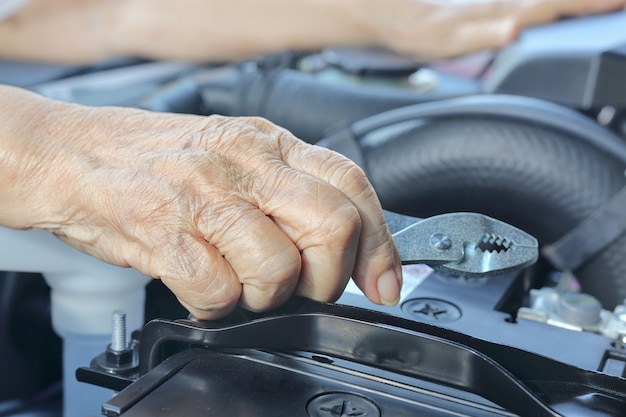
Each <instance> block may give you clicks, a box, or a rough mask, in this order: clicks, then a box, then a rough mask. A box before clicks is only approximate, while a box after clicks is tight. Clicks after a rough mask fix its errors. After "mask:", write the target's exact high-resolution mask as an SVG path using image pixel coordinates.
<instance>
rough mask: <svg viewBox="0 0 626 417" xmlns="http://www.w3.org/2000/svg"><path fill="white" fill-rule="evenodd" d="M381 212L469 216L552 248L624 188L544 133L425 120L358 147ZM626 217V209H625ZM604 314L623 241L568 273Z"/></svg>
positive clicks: (574, 143)
mask: <svg viewBox="0 0 626 417" xmlns="http://www.w3.org/2000/svg"><path fill="white" fill-rule="evenodd" d="M363 158H364V160H365V164H366V167H367V172H368V175H369V177H370V179H371V181H372V183H373V184H374V187H375V188H376V191H377V192H378V195H379V197H380V199H381V202H382V204H383V206H384V207H385V208H387V209H390V210H395V211H399V212H404V213H406V214H411V215H415V216H418V217H425V216H431V215H434V214H438V213H443V212H450V211H475V212H481V213H485V214H487V215H490V216H493V217H495V218H498V219H501V220H504V221H507V222H509V223H511V224H514V225H516V226H518V227H520V228H522V229H524V230H526V231H527V232H529V233H531V234H533V235H535V236H536V237H537V238H538V239H539V241H540V242H541V244H543V245H545V244H548V243H552V242H554V241H555V240H557V239H558V238H560V237H561V236H563V235H564V234H565V233H566V232H568V231H569V230H571V229H572V228H574V227H575V226H576V225H577V224H579V223H580V222H581V221H583V220H584V219H585V218H587V217H588V216H589V215H590V214H591V213H593V212H594V211H595V210H596V209H598V208H599V207H600V206H602V205H603V204H604V203H605V202H606V201H607V200H609V199H610V198H611V197H612V196H613V195H614V194H615V193H616V192H617V191H619V190H620V189H621V188H622V187H624V185H625V181H624V163H623V162H622V161H620V160H619V159H618V158H614V157H612V156H611V155H610V154H608V153H606V152H603V151H601V150H599V149H598V148H597V147H595V146H592V145H591V144H589V143H587V142H585V141H581V140H580V139H578V138H573V137H571V136H570V135H567V134H564V133H563V132H561V131H558V130H554V129H550V128H546V127H545V126H541V125H533V124H529V123H522V122H520V121H516V120H508V119H506V118H494V117H487V116H485V117H475V116H472V117H468V116H458V117H448V118H446V119H445V120H441V119H436V120H431V121H425V122H424V123H421V124H419V125H418V126H415V127H413V128H411V129H409V130H407V131H405V132H403V133H401V134H398V135H397V136H395V137H394V138H393V140H390V141H388V142H385V143H382V144H378V145H376V146H369V147H368V146H365V147H364V148H363ZM624 210H626V207H625V208H624ZM575 273H576V276H577V277H578V278H579V280H580V281H581V284H582V286H583V290H584V291H586V292H588V293H590V294H593V295H594V296H596V297H597V298H598V299H599V300H600V301H601V302H602V303H603V305H604V307H605V308H613V307H614V306H615V305H616V304H619V303H621V302H622V301H623V300H624V298H625V297H626V236H622V237H621V238H619V239H618V240H617V241H614V242H613V243H611V244H610V245H609V246H608V247H606V248H605V250H603V251H602V252H601V253H599V254H598V255H597V256H595V257H594V258H593V259H592V260H590V261H589V262H587V263H585V264H584V265H583V266H582V267H581V268H579V269H578V270H576V271H575Z"/></svg>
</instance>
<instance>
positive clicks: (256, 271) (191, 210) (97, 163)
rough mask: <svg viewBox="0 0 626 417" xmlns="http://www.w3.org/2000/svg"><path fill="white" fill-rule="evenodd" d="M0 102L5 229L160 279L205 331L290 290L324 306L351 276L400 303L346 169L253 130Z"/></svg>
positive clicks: (284, 136) (347, 164) (393, 256)
mask: <svg viewBox="0 0 626 417" xmlns="http://www.w3.org/2000/svg"><path fill="white" fill-rule="evenodd" d="M0 90H1V91H0V96H2V99H0V112H1V114H3V115H4V116H3V118H4V119H7V120H3V123H2V124H0V126H1V127H0V143H1V144H2V146H0V149H2V150H3V151H2V152H1V153H0V167H2V168H1V169H2V170H3V172H2V175H0V178H2V179H1V180H0V223H2V224H4V225H6V226H9V227H15V228H21V229H27V228H35V229H45V230H50V231H52V232H54V233H55V234H56V235H57V236H58V237H60V238H61V239H62V240H64V241H65V242H67V243H69V244H71V245H73V246H75V247H76V248H78V249H80V250H82V251H84V252H86V253H89V254H91V255H94V256H96V257H98V258H100V259H101V260H104V261H106V262H109V263H112V264H116V265H120V266H130V267H133V268H136V269H137V270H139V271H141V272H142V273H144V274H146V275H149V276H152V277H155V278H160V279H162V280H163V282H164V283H165V284H166V285H167V286H168V287H169V288H170V289H171V290H172V291H173V292H174V294H176V296H177V297H178V298H179V300H180V301H181V302H182V303H183V305H185V307H187V308H188V309H189V311H190V312H191V313H192V314H194V315H195V316H196V317H198V318H203V319H211V318H217V317H220V316H223V315H224V314H226V313H228V312H229V311H230V310H231V309H232V308H233V307H234V306H235V305H237V303H239V304H240V305H242V306H243V307H245V308H248V309H251V310H255V311H259V310H266V309H270V308H273V307H276V306H278V305H279V304H280V303H282V302H283V301H285V300H286V299H287V298H288V297H289V296H290V295H291V294H292V293H294V292H295V293H298V294H300V295H303V296H306V297H310V298H314V299H317V300H322V301H331V300H334V299H336V298H337V297H338V296H339V295H340V293H341V292H342V290H343V288H344V286H345V285H346V283H347V280H348V279H349V278H350V277H353V278H354V280H355V282H356V283H357V285H358V286H359V287H360V288H361V289H362V290H363V291H364V293H365V294H366V295H367V297H368V298H369V299H371V300H372V301H373V302H376V303H384V304H394V303H396V302H397V300H398V298H399V287H400V282H401V270H400V263H399V259H398V254H397V251H396V249H395V246H394V244H393V241H392V238H391V236H390V234H389V231H388V230H387V227H386V225H385V223H384V219H383V216H382V210H381V207H380V205H379V202H378V200H377V197H376V195H375V193H374V191H373V189H372V187H371V185H370V184H369V182H368V181H367V179H366V177H365V176H364V174H363V172H362V171H361V170H360V169H359V168H358V167H357V166H356V165H355V164H353V163H352V162H351V161H349V160H348V159H346V158H345V157H343V156H341V155H339V154H337V153H334V152H332V151H329V150H326V149H323V148H319V147H315V146H312V145H308V144H305V143H304V142H302V141H300V140H298V139H296V138H295V137H294V136H292V135H291V134H290V133H289V132H287V131H285V130H283V129H280V128H278V127H276V126H274V125H272V124H271V123H269V122H267V121H265V120H262V119H257V118H225V117H219V116H210V117H200V116H189V115H170V114H157V113H149V112H144V111H140V110H135V109H124V108H88V107H82V106H77V105H72V104H66V103H59V102H53V101H50V100H46V99H43V98H41V97H38V96H35V95H33V94H30V93H25V92H23V91H20V90H17V89H13V88H8V87H2V88H0ZM11 112H12V113H13V114H15V115H16V116H15V117H13V118H9V117H7V115H8V114H11Z"/></svg>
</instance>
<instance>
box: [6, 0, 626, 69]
mask: <svg viewBox="0 0 626 417" xmlns="http://www.w3.org/2000/svg"><path fill="white" fill-rule="evenodd" d="M625 5H626V0H261V1H260V0H229V1H224V0H177V1H172V0H30V2H29V3H28V5H27V6H26V7H25V8H24V9H23V10H21V11H20V12H19V13H18V14H17V15H15V16H14V17H13V18H12V19H9V20H8V21H6V22H4V23H0V57H8V58H13V59H24V60H38V61H47V62H62V63H91V62H94V61H98V60H103V59H107V58H111V57H115V56H120V55H134V56H142V57H148V58H157V59H183V60H192V61H202V62H204V61H228V60H236V59H244V58H248V57H250V55H255V54H263V53H270V52H276V51H281V50H284V49H304V50H307V49H311V50H313V49H319V48H323V47H327V46H336V45H351V46H364V45H367V46H382V47H386V48H389V49H391V50H393V51H396V52H398V53H400V54H403V55H407V56H410V57H414V58H416V59H417V60H420V61H427V60H434V59H440V58H448V57H454V56H459V55H464V54H467V53H470V52H474V51H479V50H483V49H492V48H500V47H502V46H504V45H506V44H508V43H510V42H511V41H513V40H514V39H515V38H516V37H517V35H518V33H519V31H520V30H521V29H523V28H526V27H528V26H532V25H537V24H542V23H547V22H551V21H554V20H556V19H558V18H561V17H570V16H579V15H584V14H592V13H603V12H608V11H613V10H617V9H620V8H623V7H624V6H625Z"/></svg>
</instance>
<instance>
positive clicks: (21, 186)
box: [0, 86, 73, 229]
mask: <svg viewBox="0 0 626 417" xmlns="http://www.w3.org/2000/svg"><path fill="white" fill-rule="evenodd" d="M68 110H69V106H68V105H65V104H63V103H57V102H53V101H50V100H46V99H44V98H42V97H39V96H37V95H35V94H32V93H29V92H26V91H23V90H20V89H17V88H12V87H6V86H0V225H3V226H8V227H13V228H18V229H31V228H38V229H39V228H43V229H49V228H54V227H55V226H56V225H58V224H60V223H61V222H62V218H64V217H67V216H68V213H66V212H64V208H63V206H64V203H63V199H62V197H63V195H64V192H65V191H67V190H68V187H69V186H70V184H69V183H70V178H68V177H64V174H63V171H64V169H63V166H62V162H61V159H62V152H61V151H60V150H59V148H60V147H59V144H60V142H61V138H60V132H61V131H63V130H64V129H63V124H64V123H67V122H68V121H69V120H70V119H69V118H67V117H66V115H67V113H68ZM71 128H73V127H68V129H71ZM51 138H55V140H52V139H51ZM51 167H56V168H57V169H54V170H52V169H50V168H51ZM53 184H57V186H53ZM58 185H60V186H61V187H58Z"/></svg>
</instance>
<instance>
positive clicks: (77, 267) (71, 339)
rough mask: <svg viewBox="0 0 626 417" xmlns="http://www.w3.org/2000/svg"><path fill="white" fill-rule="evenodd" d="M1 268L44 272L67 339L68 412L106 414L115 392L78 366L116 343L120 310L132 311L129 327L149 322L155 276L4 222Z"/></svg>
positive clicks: (75, 416)
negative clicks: (147, 305) (79, 375)
mask: <svg viewBox="0 0 626 417" xmlns="http://www.w3.org/2000/svg"><path fill="white" fill-rule="evenodd" d="M0 271H18V272H39V273H42V274H43V276H44V278H45V279H46V281H47V282H48V284H49V285H50V287H51V289H52V291H51V302H52V324H53V326H54V329H55V331H56V332H57V333H58V334H59V336H61V337H62V338H63V402H64V407H63V415H64V416H65V417H86V416H100V415H101V411H100V408H101V406H102V404H103V403H104V402H105V401H106V400H107V399H108V398H110V397H111V395H112V392H111V391H110V390H107V389H104V388H100V387H96V386H93V385H89V384H85V383H82V382H78V381H77V380H76V376H75V372H76V369H77V368H79V367H81V366H89V363H90V361H91V359H93V358H94V357H96V356H97V355H98V354H100V353H102V352H103V351H104V350H105V349H106V347H107V345H108V344H109V343H110V342H111V316H112V313H113V311H114V310H123V311H124V312H126V317H127V324H126V328H127V329H129V330H131V331H132V330H134V329H140V328H141V327H142V326H143V322H144V302H145V285H146V284H147V282H148V281H149V280H150V278H149V277H146V276H145V275H142V274H140V273H139V272H137V271H136V270H134V269H132V268H120V267H116V266H113V265H110V264H107V263H104V262H101V261H99V260H97V259H95V258H93V257H91V256H89V255H86V254H84V253H82V252H80V251H78V250H76V249H74V248H72V247H71V246H69V245H67V244H65V243H63V242H61V241H60V240H58V239H57V238H56V237H54V236H53V235H52V234H51V233H48V232H39V231H18V230H12V229H8V228H4V227H0Z"/></svg>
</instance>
